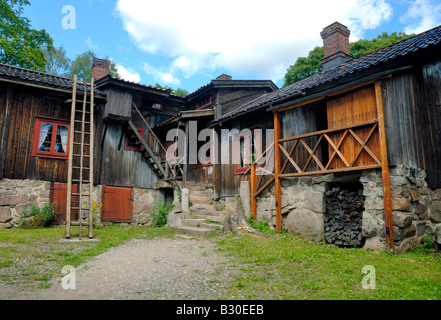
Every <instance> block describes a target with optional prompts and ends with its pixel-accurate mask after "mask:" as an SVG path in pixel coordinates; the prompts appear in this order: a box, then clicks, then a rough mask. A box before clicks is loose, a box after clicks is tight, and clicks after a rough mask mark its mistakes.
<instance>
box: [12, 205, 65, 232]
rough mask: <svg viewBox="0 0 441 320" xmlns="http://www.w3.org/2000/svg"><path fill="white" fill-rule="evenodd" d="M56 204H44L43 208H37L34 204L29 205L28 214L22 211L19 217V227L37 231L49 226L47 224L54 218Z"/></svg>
mask: <svg viewBox="0 0 441 320" xmlns="http://www.w3.org/2000/svg"><path fill="white" fill-rule="evenodd" d="M56 206H57V203H56V202H54V203H45V204H44V206H43V208H39V207H38V206H36V205H35V204H33V205H31V210H30V212H26V211H23V212H22V214H21V216H20V220H21V221H20V227H22V228H29V229H37V228H43V227H46V226H48V225H49V222H50V221H51V220H52V219H53V218H54V217H55V210H54V208H55V207H56Z"/></svg>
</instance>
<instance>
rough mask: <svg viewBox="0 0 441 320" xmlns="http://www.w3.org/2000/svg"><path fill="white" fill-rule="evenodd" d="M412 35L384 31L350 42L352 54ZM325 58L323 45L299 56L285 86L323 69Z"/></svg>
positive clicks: (362, 53)
mask: <svg viewBox="0 0 441 320" xmlns="http://www.w3.org/2000/svg"><path fill="white" fill-rule="evenodd" d="M412 36H414V34H410V35H408V34H406V33H404V32H393V33H392V34H390V35H389V34H388V33H387V32H383V33H382V34H380V35H378V36H377V37H376V38H374V39H372V40H364V39H360V40H358V41H356V42H352V43H351V44H350V50H351V55H352V56H353V57H354V58H359V57H361V56H363V55H365V54H368V53H371V52H373V51H376V50H379V49H381V48H384V47H387V46H389V45H391V44H394V43H397V42H399V41H401V40H404V39H407V38H409V37H412ZM324 58H325V52H324V49H323V47H315V48H314V49H312V50H311V51H309V54H308V56H307V57H300V58H298V59H297V60H296V62H295V63H294V64H293V65H292V66H290V67H289V68H288V70H287V72H286V74H285V83H284V85H283V86H287V85H290V84H292V83H294V82H297V81H299V80H302V79H304V78H306V77H309V76H312V75H313V74H316V73H318V72H320V71H322V64H321V60H322V59H324Z"/></svg>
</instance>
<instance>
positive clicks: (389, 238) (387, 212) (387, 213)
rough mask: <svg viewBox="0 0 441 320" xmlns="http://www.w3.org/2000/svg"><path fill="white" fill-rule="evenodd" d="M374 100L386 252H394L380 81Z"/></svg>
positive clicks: (377, 83) (376, 84) (376, 85)
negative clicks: (378, 141) (378, 139)
mask: <svg viewBox="0 0 441 320" xmlns="http://www.w3.org/2000/svg"><path fill="white" fill-rule="evenodd" d="M375 98H376V104H377V118H378V131H379V136H380V161H381V176H382V180H383V198H384V224H385V228H386V250H387V252H391V251H392V252H393V250H394V228H393V218H392V195H391V187H390V172H389V162H388V159H387V143H386V128H385V124H384V112H383V98H382V96H381V85H380V81H376V82H375Z"/></svg>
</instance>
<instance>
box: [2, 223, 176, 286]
mask: <svg viewBox="0 0 441 320" xmlns="http://www.w3.org/2000/svg"><path fill="white" fill-rule="evenodd" d="M86 230H87V228H86ZM94 233H95V234H94V235H95V238H97V239H99V240H100V241H97V242H71V243H63V242H60V241H59V240H61V239H63V237H64V227H52V228H44V229H43V228H42V229H19V228H18V229H17V228H16V229H1V230H0V281H4V282H6V283H7V284H10V285H21V284H27V285H36V286H38V287H42V288H47V287H49V286H50V285H51V280H52V279H53V278H54V277H55V276H57V275H61V269H62V268H63V266H65V265H72V266H74V267H75V266H78V265H80V264H81V263H84V262H87V261H89V260H90V259H91V258H93V257H94V256H97V255H99V254H101V253H103V252H105V251H107V250H108V249H110V248H112V247H115V246H118V245H121V244H123V243H124V242H126V241H128V240H130V239H134V238H138V239H153V238H155V237H171V236H173V235H174V233H175V229H173V228H169V227H162V228H153V227H139V226H130V227H127V226H125V227H122V226H118V225H113V226H106V227H101V226H97V227H95V228H94ZM72 236H78V227H76V228H75V227H74V228H72Z"/></svg>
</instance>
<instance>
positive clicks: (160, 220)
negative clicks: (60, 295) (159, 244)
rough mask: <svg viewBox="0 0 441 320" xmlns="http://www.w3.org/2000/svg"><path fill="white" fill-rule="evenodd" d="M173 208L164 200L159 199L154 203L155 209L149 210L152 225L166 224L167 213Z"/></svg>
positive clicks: (160, 225)
mask: <svg viewBox="0 0 441 320" xmlns="http://www.w3.org/2000/svg"><path fill="white" fill-rule="evenodd" d="M171 209H173V206H170V205H168V204H166V203H165V202H164V200H162V199H159V200H158V202H157V203H156V207H155V210H154V211H153V212H151V213H150V214H151V216H152V220H153V226H155V227H162V226H165V225H166V224H167V213H168V212H169V211H170V210H171Z"/></svg>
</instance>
